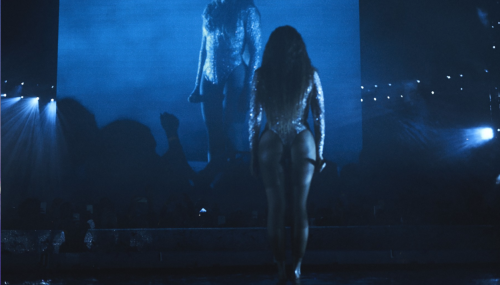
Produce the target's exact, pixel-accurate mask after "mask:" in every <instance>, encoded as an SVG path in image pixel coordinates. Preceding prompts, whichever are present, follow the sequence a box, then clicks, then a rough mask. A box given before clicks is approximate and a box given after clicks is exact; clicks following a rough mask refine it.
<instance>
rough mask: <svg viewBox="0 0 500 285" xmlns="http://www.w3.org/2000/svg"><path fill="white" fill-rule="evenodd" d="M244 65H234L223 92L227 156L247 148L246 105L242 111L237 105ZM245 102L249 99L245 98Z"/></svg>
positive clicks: (239, 99) (239, 97)
mask: <svg viewBox="0 0 500 285" xmlns="http://www.w3.org/2000/svg"><path fill="white" fill-rule="evenodd" d="M245 70H246V65H245V64H241V65H240V66H238V67H236V68H235V69H234V70H233V72H232V73H231V74H230V75H229V78H228V79H227V82H226V86H225V89H224V92H225V94H226V99H225V100H224V128H225V131H226V134H227V142H226V149H227V153H228V155H229V157H233V156H234V154H235V153H236V152H237V151H243V150H248V130H247V128H246V124H245V118H246V113H247V110H248V107H246V109H244V110H243V111H242V110H241V108H240V107H239V106H238V103H239V102H240V101H241V95H242V91H243V81H244V79H245ZM244 100H245V102H248V101H249V99H248V98H245V99H244Z"/></svg>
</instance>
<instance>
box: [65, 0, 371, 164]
mask: <svg viewBox="0 0 500 285" xmlns="http://www.w3.org/2000/svg"><path fill="white" fill-rule="evenodd" d="M207 3H209V1H208V0H191V1H184V0H169V1H157V0H156V1H155V0H139V1H119V0H108V1H97V0H87V1H69V0H61V1H60V8H59V11H60V12H59V13H60V17H59V50H58V78H57V81H58V86H57V98H59V99H60V98H64V97H71V98H75V99H76V100H78V101H79V102H81V103H82V104H83V105H84V106H85V107H86V108H87V109H89V110H90V111H91V112H92V113H94V114H95V118H96V120H97V124H98V126H99V127H103V126H105V125H107V124H109V123H110V122H112V121H114V120H117V119H123V118H128V119H133V120H137V121H139V122H141V123H143V124H145V125H147V126H148V127H149V128H150V129H151V131H152V134H153V135H154V137H155V139H156V142H157V148H156V149H157V152H158V153H159V154H163V153H164V152H165V151H166V150H167V148H168V142H167V139H166V136H165V134H164V132H163V130H162V128H161V125H160V121H159V114H160V112H165V111H167V112H171V113H173V114H175V115H176V116H178V117H179V119H180V121H181V125H180V128H179V132H180V139H181V141H182V143H183V145H184V149H185V151H186V154H187V156H188V159H189V160H204V159H206V141H207V139H206V134H205V128H204V124H203V120H202V117H201V111H200V106H199V105H192V104H189V103H188V102H187V100H186V98H187V96H188V95H189V94H190V92H191V91H192V89H193V87H194V81H195V77H196V71H197V66H198V54H199V48H200V43H201V24H202V20H201V13H202V11H203V9H204V7H205V6H206V4H207ZM306 3H307V4H306ZM255 4H256V6H257V7H258V9H259V10H260V12H261V16H262V34H263V37H262V39H263V46H264V45H265V43H266V42H267V39H268V38H269V35H270V33H271V32H272V31H273V30H274V28H276V27H278V26H281V25H291V26H294V27H295V28H297V30H298V31H299V32H300V33H301V34H302V36H303V38H304V40H305V42H306V45H307V47H308V51H309V54H310V57H311V60H312V62H313V65H315V67H316V68H317V69H318V70H319V74H320V77H321V80H322V83H323V89H324V92H325V104H326V120H327V130H326V132H327V133H326V136H327V137H326V148H325V157H326V158H327V159H330V160H334V161H335V162H337V163H339V164H345V163H349V162H354V161H356V160H357V158H358V157H357V156H358V154H359V151H360V150H361V147H362V146H361V143H362V138H361V104H360V97H361V96H360V91H361V90H360V85H361V84H360V77H361V75H360V39H359V5H358V1H355V0H336V1H331V0H311V1H300V0H273V1H269V0H267V1H266V0H255Z"/></svg>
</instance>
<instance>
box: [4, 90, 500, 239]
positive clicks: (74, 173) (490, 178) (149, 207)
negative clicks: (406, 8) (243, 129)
mask: <svg viewBox="0 0 500 285" xmlns="http://www.w3.org/2000/svg"><path fill="white" fill-rule="evenodd" d="M57 108H58V109H57V112H58V114H57V116H58V119H59V123H60V127H61V133H62V136H63V140H62V141H64V146H65V147H64V148H61V152H64V155H62V158H61V161H62V162H61V163H63V164H64V167H62V169H63V170H62V173H61V179H60V184H59V186H57V187H59V188H60V189H61V191H59V192H57V193H58V194H57V195H54V196H53V197H42V196H40V195H38V196H37V195H36V194H33V193H31V192H23V189H22V187H23V185H25V184H23V183H24V182H25V181H15V179H19V178H16V177H15V176H14V177H9V176H5V175H4V177H3V181H2V182H7V183H4V189H3V192H4V194H5V193H13V192H14V191H19V192H20V193H31V194H30V195H26V196H24V197H22V199H19V200H18V202H17V203H16V204H12V203H9V201H6V200H5V199H6V196H7V195H3V196H4V199H3V202H4V207H2V229H63V230H66V231H67V235H68V237H69V236H70V235H71V234H74V235H76V236H78V237H79V235H82V234H84V233H85V231H86V230H87V229H89V228H98V229H99V228H100V229H107V228H179V227H181V228H184V227H186V228H197V227H265V225H266V211H267V204H266V196H265V192H264V189H263V186H262V184H261V182H260V181H259V180H257V179H255V178H253V177H252V176H251V175H250V169H249V154H247V153H240V154H238V155H237V156H236V157H235V158H234V159H232V160H230V161H228V162H227V164H226V165H225V168H224V169H223V170H222V171H221V172H220V173H219V175H217V176H216V177H208V176H207V175H205V173H204V171H203V170H201V171H199V172H195V171H194V170H193V169H192V168H191V166H190V165H189V163H188V161H187V159H186V157H185V155H184V151H183V147H182V144H181V143H182V142H181V141H180V140H179V137H178V134H177V132H178V128H179V127H182V122H179V120H178V119H177V118H176V117H175V116H174V115H173V114H169V113H162V114H160V116H159V122H158V123H159V124H161V125H162V127H163V128H164V130H165V135H166V136H167V138H168V141H169V149H168V151H167V152H166V153H165V154H163V155H162V156H160V155H158V154H156V152H155V147H156V142H155V140H154V138H153V136H152V134H151V132H150V130H149V129H148V127H146V126H144V125H142V124H140V123H138V122H135V121H130V120H118V121H115V122H113V123H110V124H109V125H107V126H105V127H103V128H101V129H99V128H98V127H97V124H96V121H95V119H94V116H93V115H92V114H91V113H90V112H89V111H88V110H86V109H85V108H84V107H83V106H82V105H81V104H80V103H78V102H77V101H75V100H73V99H63V100H60V101H58V103H57ZM411 108H414V107H411ZM404 113H406V114H409V112H406V111H405V112H404ZM399 122H401V121H399ZM385 126H386V129H387V131H388V132H397V130H396V129H397V128H398V120H394V121H393V124H392V127H391V126H389V125H387V124H386V125H385ZM391 128H393V129H391ZM395 141H396V142H394V143H393V144H384V145H380V146H379V147H371V148H368V147H366V148H365V149H363V151H362V152H361V154H360V157H359V161H358V162H356V163H352V164H348V165H344V166H342V167H337V165H336V164H335V163H334V162H331V161H327V166H326V168H325V169H324V171H323V172H321V173H317V174H315V177H314V179H313V182H312V185H311V190H310V195H309V199H308V215H309V221H310V223H311V225H313V226H353V225H401V224H403V225H464V224H467V225H470V224H498V222H499V221H500V207H499V206H500V185H498V182H497V183H495V180H496V179H497V176H498V174H499V173H498V169H499V165H498V161H499V152H498V148H497V147H496V146H497V145H496V144H497V142H496V141H495V142H491V143H488V144H485V145H484V146H482V147H481V148H476V149H473V150H470V151H469V153H468V154H467V155H466V156H464V157H461V158H456V159H438V157H437V156H436V155H435V154H436V152H433V151H432V150H429V149H422V148H419V147H412V146H411V145H408V141H404V140H399V141H400V142H399V143H398V142H397V140H395ZM5 156H8V154H4V157H5ZM19 163H23V162H19ZM495 171H497V172H495ZM9 179H10V180H9ZM9 196H10V197H14V196H12V195H9ZM6 202H7V203H6Z"/></svg>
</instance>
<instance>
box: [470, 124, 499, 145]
mask: <svg viewBox="0 0 500 285" xmlns="http://www.w3.org/2000/svg"><path fill="white" fill-rule="evenodd" d="M463 135H464V136H463V138H464V139H465V141H466V142H465V143H464V145H463V146H464V147H465V148H467V147H477V146H480V145H482V144H484V143H486V142H487V141H489V140H491V139H493V137H494V132H493V129H492V128H489V127H482V128H474V129H466V130H464V133H463Z"/></svg>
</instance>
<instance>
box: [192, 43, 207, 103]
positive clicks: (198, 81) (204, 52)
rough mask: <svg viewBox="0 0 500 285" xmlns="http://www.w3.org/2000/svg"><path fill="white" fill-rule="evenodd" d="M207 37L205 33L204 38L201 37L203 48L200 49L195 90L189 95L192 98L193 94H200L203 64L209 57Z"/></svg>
mask: <svg viewBox="0 0 500 285" xmlns="http://www.w3.org/2000/svg"><path fill="white" fill-rule="evenodd" d="M206 46H207V37H206V35H205V34H203V38H202V39H201V49H200V56H199V59H198V73H197V74H196V82H195V85H194V90H193V92H192V93H191V95H190V96H189V97H190V98H191V97H193V95H195V96H196V95H198V96H199V95H200V85H201V78H202V76H203V66H204V65H205V61H206V59H207V49H206Z"/></svg>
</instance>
